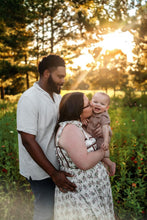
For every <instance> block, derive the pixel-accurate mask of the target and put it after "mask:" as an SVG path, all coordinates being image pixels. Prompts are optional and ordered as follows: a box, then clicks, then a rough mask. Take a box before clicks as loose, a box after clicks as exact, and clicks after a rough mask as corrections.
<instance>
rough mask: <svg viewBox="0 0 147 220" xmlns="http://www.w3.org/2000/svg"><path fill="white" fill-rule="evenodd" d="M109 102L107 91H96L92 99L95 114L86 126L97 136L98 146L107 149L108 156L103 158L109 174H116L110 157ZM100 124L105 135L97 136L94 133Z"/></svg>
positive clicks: (88, 130) (86, 128)
mask: <svg viewBox="0 0 147 220" xmlns="http://www.w3.org/2000/svg"><path fill="white" fill-rule="evenodd" d="M109 104H110V97H109V96H108V95H107V94H106V93H103V92H97V93H95V94H94V96H93V97H92V100H91V106H92V111H93V115H92V116H91V117H90V119H89V121H88V123H87V125H86V126H84V127H85V130H86V131H87V132H88V133H89V134H91V135H92V136H93V137H95V138H96V141H97V147H98V148H100V147H102V148H103V149H104V150H105V151H106V153H105V156H106V157H105V158H104V159H103V162H104V164H106V165H107V166H108V167H109V175H110V176H113V175H114V174H115V170H116V164H115V163H114V162H112V161H111V160H110V158H109V143H110V139H111V136H112V132H111V128H110V118H109V115H108V109H109ZM98 124H100V125H101V127H102V134H103V137H96V136H95V134H94V131H95V130H96V128H97V125H98Z"/></svg>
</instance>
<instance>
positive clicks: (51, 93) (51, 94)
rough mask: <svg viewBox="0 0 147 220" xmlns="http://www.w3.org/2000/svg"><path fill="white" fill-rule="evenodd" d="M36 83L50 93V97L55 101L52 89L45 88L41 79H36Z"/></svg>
mask: <svg viewBox="0 0 147 220" xmlns="http://www.w3.org/2000/svg"><path fill="white" fill-rule="evenodd" d="M38 85H39V86H40V87H41V88H42V89H43V90H44V91H45V92H47V93H48V94H49V95H50V97H51V98H52V100H53V101H55V100H54V96H53V91H50V90H49V89H48V88H47V86H46V85H45V84H44V83H43V82H42V81H41V80H39V81H38Z"/></svg>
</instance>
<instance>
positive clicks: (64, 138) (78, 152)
mask: <svg viewBox="0 0 147 220" xmlns="http://www.w3.org/2000/svg"><path fill="white" fill-rule="evenodd" d="M59 145H60V147H62V148H64V149H65V150H66V151H67V153H68V155H69V157H70V158H71V159H72V161H73V162H74V163H75V165H76V166H77V167H78V168H80V169H81V170H88V169H90V168H92V167H94V166H95V165H96V164H97V163H98V162H99V161H101V160H102V159H103V158H104V154H105V153H104V150H103V149H99V150H97V151H94V152H87V148H86V146H85V137H84V134H83V132H82V131H81V129H80V128H78V127H77V126H76V125H72V124H69V125H67V126H66V127H65V128H64V130H63V132H62V134H61V137H60V139H59Z"/></svg>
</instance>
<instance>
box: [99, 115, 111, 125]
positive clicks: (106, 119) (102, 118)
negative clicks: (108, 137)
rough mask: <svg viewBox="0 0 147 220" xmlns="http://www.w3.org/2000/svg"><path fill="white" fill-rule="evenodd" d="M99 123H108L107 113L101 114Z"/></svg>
mask: <svg viewBox="0 0 147 220" xmlns="http://www.w3.org/2000/svg"><path fill="white" fill-rule="evenodd" d="M101 125H102V126H103V125H110V117H109V115H108V114H103V115H102V116H101Z"/></svg>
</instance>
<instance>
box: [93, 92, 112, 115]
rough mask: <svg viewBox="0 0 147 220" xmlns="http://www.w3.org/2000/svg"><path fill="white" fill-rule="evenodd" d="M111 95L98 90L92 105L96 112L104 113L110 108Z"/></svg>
mask: <svg viewBox="0 0 147 220" xmlns="http://www.w3.org/2000/svg"><path fill="white" fill-rule="evenodd" d="M109 104H110V97H109V96H108V95H107V94H106V93H104V92H97V93H95V94H94V96H93V97H92V100H91V105H92V109H93V112H94V113H102V112H105V111H106V110H108V108H109Z"/></svg>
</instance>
